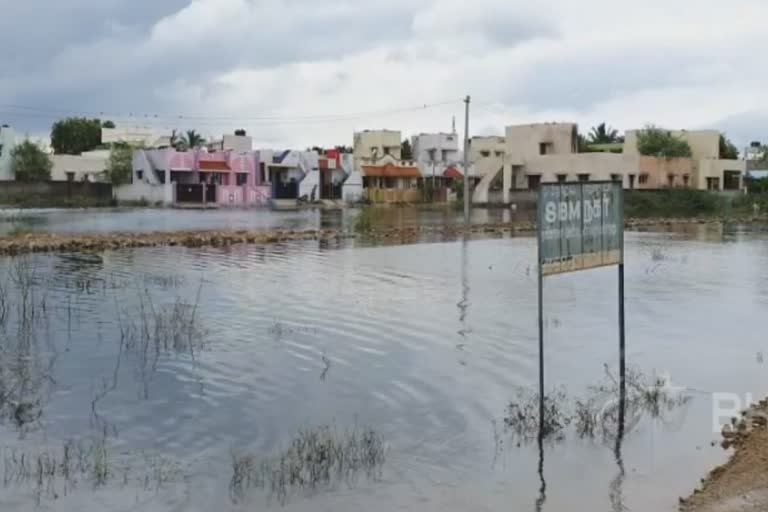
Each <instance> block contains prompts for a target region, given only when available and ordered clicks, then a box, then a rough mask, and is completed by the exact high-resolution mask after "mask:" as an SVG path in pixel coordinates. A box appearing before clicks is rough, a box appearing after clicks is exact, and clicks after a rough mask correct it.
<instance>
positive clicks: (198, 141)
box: [183, 130, 205, 148]
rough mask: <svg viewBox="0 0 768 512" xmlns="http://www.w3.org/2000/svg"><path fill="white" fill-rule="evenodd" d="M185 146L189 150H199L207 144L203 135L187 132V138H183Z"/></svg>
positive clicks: (192, 131)
mask: <svg viewBox="0 0 768 512" xmlns="http://www.w3.org/2000/svg"><path fill="white" fill-rule="evenodd" d="M183 140H184V144H185V145H186V146H187V147H188V148H199V147H200V146H202V145H203V144H205V139H204V138H203V136H202V135H200V134H199V133H197V132H196V131H195V130H187V135H186V137H183Z"/></svg>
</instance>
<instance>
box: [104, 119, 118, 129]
mask: <svg viewBox="0 0 768 512" xmlns="http://www.w3.org/2000/svg"><path fill="white" fill-rule="evenodd" d="M101 127H102V128H114V127H115V123H113V122H112V121H110V120H106V121H104V122H103V123H101Z"/></svg>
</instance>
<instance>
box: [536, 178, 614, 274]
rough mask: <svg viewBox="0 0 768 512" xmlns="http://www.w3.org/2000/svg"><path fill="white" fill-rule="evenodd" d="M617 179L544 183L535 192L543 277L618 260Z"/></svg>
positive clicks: (609, 263)
mask: <svg viewBox="0 0 768 512" xmlns="http://www.w3.org/2000/svg"><path fill="white" fill-rule="evenodd" d="M622 199H623V195H622V189H621V183H619V182H592V183H551V184H550V183H547V184H542V185H541V190H540V193H539V214H538V222H539V230H540V231H539V236H540V240H539V258H540V261H539V263H540V265H541V271H542V273H543V275H550V274H559V273H562V272H571V271H575V270H583V269H587V268H593V267H601V266H605V265H615V264H618V263H622V262H623V256H624V255H623V247H624V219H623V204H622Z"/></svg>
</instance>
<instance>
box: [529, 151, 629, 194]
mask: <svg viewBox="0 0 768 512" xmlns="http://www.w3.org/2000/svg"><path fill="white" fill-rule="evenodd" d="M524 171H525V172H524V173H520V174H518V176H517V178H518V181H517V183H516V184H515V185H516V187H515V188H522V189H525V188H527V181H528V180H527V178H526V176H530V175H535V176H541V181H542V182H550V183H551V182H556V181H558V175H565V176H566V181H569V182H570V181H578V180H579V174H587V175H589V180H590V181H602V180H610V179H612V175H614V174H620V175H621V176H622V179H625V180H626V181H627V183H628V182H629V180H628V179H627V178H626V177H627V176H628V175H629V174H631V173H634V172H636V171H637V160H636V159H633V158H624V157H623V155H620V154H616V153H575V154H570V155H546V156H537V157H534V158H531V159H529V160H527V161H526V163H525V166H524Z"/></svg>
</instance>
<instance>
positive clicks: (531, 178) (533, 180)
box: [528, 174, 541, 190]
mask: <svg viewBox="0 0 768 512" xmlns="http://www.w3.org/2000/svg"><path fill="white" fill-rule="evenodd" d="M540 184H541V175H539V174H529V175H528V189H529V190H537V189H538V188H539V185H540Z"/></svg>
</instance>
